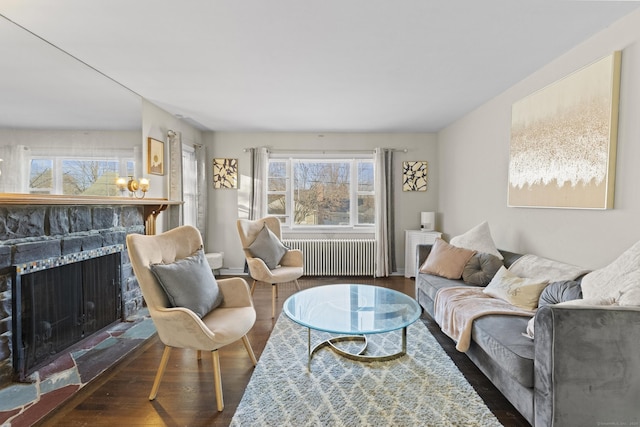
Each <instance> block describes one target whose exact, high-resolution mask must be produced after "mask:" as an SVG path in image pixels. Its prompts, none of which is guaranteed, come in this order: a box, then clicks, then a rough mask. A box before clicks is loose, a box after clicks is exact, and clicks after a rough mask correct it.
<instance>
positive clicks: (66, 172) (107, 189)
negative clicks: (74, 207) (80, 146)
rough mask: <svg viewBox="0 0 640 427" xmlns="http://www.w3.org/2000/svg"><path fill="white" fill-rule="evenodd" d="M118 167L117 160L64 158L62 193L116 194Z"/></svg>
mask: <svg viewBox="0 0 640 427" xmlns="http://www.w3.org/2000/svg"><path fill="white" fill-rule="evenodd" d="M118 169H119V162H118V161H116V160H63V161H62V186H63V187H62V194H71V195H81V194H82V195H91V196H115V195H116V179H117V178H118Z"/></svg>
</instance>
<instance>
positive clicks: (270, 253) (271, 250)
mask: <svg viewBox="0 0 640 427" xmlns="http://www.w3.org/2000/svg"><path fill="white" fill-rule="evenodd" d="M247 249H249V252H251V255H253V256H254V257H256V258H260V259H261V260H262V261H264V263H265V264H267V267H269V269H271V270H273V269H274V268H276V267H277V266H278V264H280V261H281V260H282V257H283V256H284V254H286V253H287V251H288V248H287V247H286V246H285V245H283V244H282V242H281V241H280V239H278V237H277V236H276V235H275V234H273V232H272V231H271V230H269V227H267V224H265V225H264V226H263V227H262V230H260V233H258V236H257V237H256V240H254V241H253V243H251V244H250V245H249V247H248V248H247Z"/></svg>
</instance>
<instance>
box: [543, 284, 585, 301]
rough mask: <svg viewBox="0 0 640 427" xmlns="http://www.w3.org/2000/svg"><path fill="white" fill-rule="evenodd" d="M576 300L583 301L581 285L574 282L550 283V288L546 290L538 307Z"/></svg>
mask: <svg viewBox="0 0 640 427" xmlns="http://www.w3.org/2000/svg"><path fill="white" fill-rule="evenodd" d="M574 299H582V287H581V286H580V283H578V282H576V281H573V280H562V281H560V282H553V283H549V286H547V287H546V288H544V290H543V291H542V293H541V294H540V299H539V300H538V307H543V306H545V305H552V304H558V303H560V302H565V301H572V300H574Z"/></svg>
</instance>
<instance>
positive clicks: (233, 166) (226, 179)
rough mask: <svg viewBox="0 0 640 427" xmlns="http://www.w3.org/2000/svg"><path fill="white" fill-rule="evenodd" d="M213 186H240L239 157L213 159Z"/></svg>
mask: <svg viewBox="0 0 640 427" xmlns="http://www.w3.org/2000/svg"><path fill="white" fill-rule="evenodd" d="M213 188H238V159H224V158H217V159H213Z"/></svg>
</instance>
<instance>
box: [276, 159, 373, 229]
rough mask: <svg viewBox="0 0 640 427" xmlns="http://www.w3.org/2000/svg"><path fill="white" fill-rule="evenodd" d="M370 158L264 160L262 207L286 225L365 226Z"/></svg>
mask: <svg viewBox="0 0 640 427" xmlns="http://www.w3.org/2000/svg"><path fill="white" fill-rule="evenodd" d="M374 202H375V193H374V179H373V159H353V158H350V159H344V160H338V159H336V160H333V159H332V160H312V159H299V158H286V159H282V158H275V159H271V160H270V161H269V172H268V179H267V212H268V214H269V215H274V216H277V217H279V218H280V220H281V221H282V222H283V223H284V224H286V225H290V226H338V227H344V226H356V225H367V226H371V225H373V224H374V221H375V209H374V205H375V203H374Z"/></svg>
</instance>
